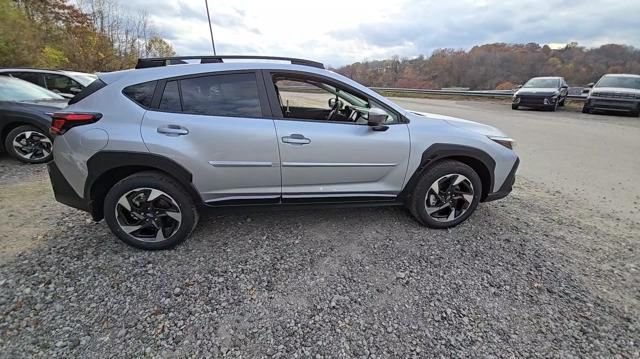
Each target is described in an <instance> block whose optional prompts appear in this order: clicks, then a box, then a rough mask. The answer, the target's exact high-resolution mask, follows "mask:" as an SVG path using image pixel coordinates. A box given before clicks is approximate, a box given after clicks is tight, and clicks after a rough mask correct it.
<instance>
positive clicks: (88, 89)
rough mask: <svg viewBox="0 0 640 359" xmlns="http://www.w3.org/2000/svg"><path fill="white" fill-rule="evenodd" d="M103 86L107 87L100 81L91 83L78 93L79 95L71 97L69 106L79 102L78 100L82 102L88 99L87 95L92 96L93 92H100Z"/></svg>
mask: <svg viewBox="0 0 640 359" xmlns="http://www.w3.org/2000/svg"><path fill="white" fill-rule="evenodd" d="M105 86H107V84H105V83H104V82H102V80H100V79H98V80H95V81H93V82H92V83H91V84H89V86H87V87H85V88H84V89H83V90H82V91H80V93H79V94H77V95H75V96H73V98H72V99H71V100H70V101H69V105H73V104H74V103H78V102H80V100H83V99H85V98H87V97H89V95H91V94H93V93H94V92H96V91H98V90H100V89H101V88H103V87H105Z"/></svg>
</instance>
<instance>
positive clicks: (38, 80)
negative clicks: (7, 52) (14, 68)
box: [10, 72, 44, 87]
mask: <svg viewBox="0 0 640 359" xmlns="http://www.w3.org/2000/svg"><path fill="white" fill-rule="evenodd" d="M10 75H11V76H13V77H17V78H19V79H20V80H25V81H29V82H31V83H32V84H36V85H38V86H42V87H44V78H43V77H42V74H41V73H38V72H11V73H10Z"/></svg>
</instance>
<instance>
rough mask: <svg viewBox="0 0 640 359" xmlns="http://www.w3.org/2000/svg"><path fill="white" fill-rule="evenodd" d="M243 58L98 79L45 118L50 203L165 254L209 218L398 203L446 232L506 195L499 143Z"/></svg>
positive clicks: (304, 66)
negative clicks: (241, 209) (253, 210)
mask: <svg viewBox="0 0 640 359" xmlns="http://www.w3.org/2000/svg"><path fill="white" fill-rule="evenodd" d="M238 58H242V60H243V61H234V59H238ZM192 59H196V60H199V61H198V63H188V62H189V61H190V60H192ZM251 59H253V60H251ZM251 59H248V58H246V57H238V56H217V57H189V58H184V57H183V58H175V57H174V58H155V59H140V60H139V61H138V65H137V66H136V69H132V70H126V71H118V72H111V73H103V74H99V79H98V80H96V81H95V82H94V83H92V84H91V85H90V86H89V87H87V89H85V90H84V91H83V92H81V93H80V94H78V95H77V96H76V97H74V98H73V99H72V101H71V102H70V106H69V107H67V108H65V109H64V111H63V112H57V113H55V114H53V119H52V124H51V132H52V133H53V134H55V135H56V137H55V140H54V145H53V156H54V161H53V162H51V163H49V174H50V177H51V182H52V185H53V189H54V193H55V196H56V199H57V200H58V201H60V202H62V203H64V204H67V205H69V206H72V207H75V208H79V209H81V210H84V211H87V212H89V213H91V215H92V216H93V218H94V219H95V220H101V219H103V218H104V219H105V220H106V223H107V224H108V226H109V228H110V229H111V231H112V232H113V233H114V234H115V235H116V236H118V237H119V238H120V239H122V240H123V241H124V242H126V243H128V244H130V245H133V246H136V247H140V248H144V249H163V248H169V247H172V246H175V245H176V244H178V243H180V242H181V241H183V240H185V239H186V238H187V237H188V236H189V235H190V234H191V232H192V231H193V230H194V228H195V226H196V223H197V222H198V213H199V211H201V210H202V209H204V208H208V207H225V206H233V207H237V206H256V205H272V206H299V205H304V204H312V205H317V204H322V205H345V204H347V205H405V206H407V207H408V208H409V210H410V212H411V213H412V214H413V216H415V218H416V219H417V221H418V222H420V223H421V224H423V225H426V226H429V227H432V228H448V227H452V226H455V225H457V224H459V223H461V222H463V221H464V220H466V219H467V218H468V217H469V216H470V215H471V214H472V213H473V212H474V210H475V209H476V207H477V206H478V203H480V202H484V201H491V200H496V199H499V198H502V197H504V196H506V195H507V194H508V193H509V192H510V191H511V188H512V185H513V183H514V180H515V173H516V169H517V167H518V163H519V160H518V156H517V155H516V154H515V153H514V151H513V147H512V146H513V141H512V140H511V139H510V138H508V137H507V136H506V135H505V134H504V133H502V132H501V131H499V130H497V129H495V128H493V127H490V126H486V125H482V124H479V123H476V122H471V121H465V120H460V119H456V118H451V117H446V116H438V115H432V114H425V113H416V112H411V111H407V110H405V109H403V108H402V107H400V106H398V105H396V104H395V103H393V102H391V101H389V100H388V99H386V98H385V97H383V96H381V95H379V94H378V93H376V92H374V91H372V90H370V89H368V88H367V87H365V86H362V85H360V84H358V83H356V82H354V81H352V80H350V79H348V78H346V77H343V76H341V75H339V74H336V73H334V72H331V71H328V70H325V69H324V66H323V65H322V64H320V63H317V62H313V61H309V60H301V59H292V58H280V57H252V58H251ZM274 60H279V61H274ZM168 65H172V66H168Z"/></svg>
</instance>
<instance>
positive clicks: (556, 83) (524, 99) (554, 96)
mask: <svg viewBox="0 0 640 359" xmlns="http://www.w3.org/2000/svg"><path fill="white" fill-rule="evenodd" d="M568 92H569V85H567V82H566V81H565V80H564V78H562V77H534V78H532V79H530V80H529V81H527V82H526V83H525V84H524V85H523V86H522V87H521V88H520V89H518V91H516V93H515V94H513V100H512V103H511V108H512V109H514V110H517V109H519V108H520V107H530V108H542V109H547V110H552V111H555V110H556V109H557V108H558V106H564V103H565V101H566V99H567V94H568Z"/></svg>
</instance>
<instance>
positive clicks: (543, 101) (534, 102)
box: [512, 95, 561, 108]
mask: <svg viewBox="0 0 640 359" xmlns="http://www.w3.org/2000/svg"><path fill="white" fill-rule="evenodd" d="M560 100H561V99H560V97H555V98H554V97H553V95H547V96H545V95H517V96H516V97H515V98H514V99H513V101H512V104H514V105H517V106H522V107H534V108H550V107H554V106H555V104H556V101H560Z"/></svg>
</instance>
